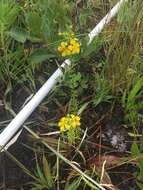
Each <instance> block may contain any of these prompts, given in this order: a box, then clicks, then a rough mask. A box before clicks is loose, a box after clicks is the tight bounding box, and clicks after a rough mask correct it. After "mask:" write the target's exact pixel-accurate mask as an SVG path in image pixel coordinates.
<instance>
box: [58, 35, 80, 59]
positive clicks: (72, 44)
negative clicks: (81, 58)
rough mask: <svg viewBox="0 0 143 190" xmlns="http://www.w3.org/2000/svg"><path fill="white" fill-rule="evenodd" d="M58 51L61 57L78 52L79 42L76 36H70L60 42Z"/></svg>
mask: <svg viewBox="0 0 143 190" xmlns="http://www.w3.org/2000/svg"><path fill="white" fill-rule="evenodd" d="M58 51H59V52H60V53H61V55H62V56H63V57H65V56H69V55H74V54H78V53H79V52H80V43H79V41H78V39H77V38H71V39H70V40H69V41H66V42H61V44H60V45H59V47H58Z"/></svg>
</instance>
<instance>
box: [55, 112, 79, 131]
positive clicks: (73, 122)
mask: <svg viewBox="0 0 143 190" xmlns="http://www.w3.org/2000/svg"><path fill="white" fill-rule="evenodd" d="M58 126H59V128H60V131H61V132H64V131H66V130H70V129H74V128H76V127H79V126H80V117H79V116H78V115H73V114H68V115H67V116H66V117H62V118H61V119H60V121H59V123H58Z"/></svg>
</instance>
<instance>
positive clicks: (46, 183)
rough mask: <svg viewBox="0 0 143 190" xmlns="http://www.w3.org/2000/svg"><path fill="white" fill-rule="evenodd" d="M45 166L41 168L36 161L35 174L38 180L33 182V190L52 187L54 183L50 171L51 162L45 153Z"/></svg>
mask: <svg viewBox="0 0 143 190" xmlns="http://www.w3.org/2000/svg"><path fill="white" fill-rule="evenodd" d="M42 161H43V163H42V164H43V168H42V169H41V167H40V165H39V163H38V161H37V162H36V171H35V176H36V177H37V179H38V180H37V181H35V182H33V183H32V186H33V187H32V188H31V190H43V189H45V188H46V189H52V187H53V185H54V181H53V177H52V174H51V171H50V167H49V163H48V161H47V158H46V157H45V156H44V155H43V159H42Z"/></svg>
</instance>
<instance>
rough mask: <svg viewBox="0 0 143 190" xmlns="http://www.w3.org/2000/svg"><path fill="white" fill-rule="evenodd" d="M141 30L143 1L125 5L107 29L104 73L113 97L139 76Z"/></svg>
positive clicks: (142, 28)
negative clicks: (110, 85)
mask: <svg viewBox="0 0 143 190" xmlns="http://www.w3.org/2000/svg"><path fill="white" fill-rule="evenodd" d="M142 31H143V2H142V1H141V0H139V1H134V2H131V1H129V2H128V3H125V4H124V7H123V9H122V10H121V11H120V13H119V15H118V17H117V22H114V21H113V23H112V25H111V26H110V28H109V30H108V32H109V33H110V34H109V36H108V37H109V38H108V42H107V43H106V46H105V52H106V57H107V59H106V69H105V73H106V76H107V78H108V79H109V80H110V81H111V83H112V91H113V93H114V94H115V93H118V92H123V91H124V90H125V89H130V87H131V86H132V84H134V82H135V81H136V80H137V79H138V78H139V77H140V75H142V71H143V67H142V58H141V56H142V40H143V33H142ZM106 34H107V33H105V35H106Z"/></svg>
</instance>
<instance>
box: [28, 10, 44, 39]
mask: <svg viewBox="0 0 143 190" xmlns="http://www.w3.org/2000/svg"><path fill="white" fill-rule="evenodd" d="M26 22H27V25H28V28H29V30H30V32H31V33H32V34H35V35H37V36H40V33H41V25H42V19H41V17H40V16H39V14H38V13H36V12H29V13H27V14H26Z"/></svg>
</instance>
